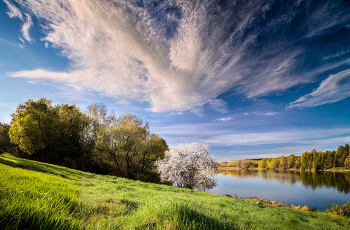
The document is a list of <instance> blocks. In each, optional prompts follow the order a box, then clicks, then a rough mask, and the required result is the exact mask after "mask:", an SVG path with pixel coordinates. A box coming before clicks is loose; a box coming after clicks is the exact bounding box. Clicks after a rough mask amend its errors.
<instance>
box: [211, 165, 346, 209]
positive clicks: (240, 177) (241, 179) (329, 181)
mask: <svg viewBox="0 0 350 230" xmlns="http://www.w3.org/2000/svg"><path fill="white" fill-rule="evenodd" d="M215 177H216V179H217V180H218V184H219V185H218V186H216V187H215V188H213V189H210V190H208V192H211V193H215V194H221V195H226V194H228V195H231V196H235V194H236V195H237V196H238V197H259V198H263V199H267V200H271V201H272V200H274V201H277V202H282V203H283V204H294V205H300V206H304V205H307V206H309V207H311V208H316V209H318V210H320V211H322V210H325V209H326V207H327V206H328V207H331V206H332V204H333V203H338V204H344V203H346V202H348V201H350V193H349V191H350V173H335V172H294V171H265V170H262V171H248V170H240V171H221V172H220V173H219V174H217V175H216V176H215Z"/></svg>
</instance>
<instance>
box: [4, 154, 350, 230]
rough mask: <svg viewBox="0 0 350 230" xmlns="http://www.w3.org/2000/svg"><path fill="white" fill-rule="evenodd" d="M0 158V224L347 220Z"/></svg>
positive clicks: (194, 225)
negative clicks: (9, 164) (7, 164)
mask: <svg viewBox="0 0 350 230" xmlns="http://www.w3.org/2000/svg"><path fill="white" fill-rule="evenodd" d="M0 160H1V161H2V162H4V163H5V162H7V163H9V162H11V164H12V165H14V166H16V167H17V168H13V167H11V166H6V165H3V164H0V173H1V175H2V176H1V177H0V223H1V227H2V229H348V228H349V227H350V219H348V218H346V217H343V216H336V215H330V214H326V213H314V212H309V211H302V210H296V209H291V208H286V207H277V206H273V205H270V204H256V201H253V200H248V199H240V198H232V197H226V196H220V195H214V194H210V193H202V192H198V191H193V190H189V189H183V188H177V187H173V186H166V185H159V184H152V183H144V182H139V181H132V180H128V179H124V178H118V177H114V176H101V175H96V174H91V173H85V172H81V171H77V170H73V169H68V168H64V167H60V166H56V165H50V164H44V163H39V162H34V161H29V160H24V159H19V158H14V157H11V156H9V155H5V156H4V155H2V156H0ZM18 167H26V168H30V167H31V168H32V169H33V170H37V171H40V172H35V171H31V170H24V169H20V168H18ZM43 172H44V173H43ZM281 220H283V221H281Z"/></svg>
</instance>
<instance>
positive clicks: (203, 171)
mask: <svg viewBox="0 0 350 230" xmlns="http://www.w3.org/2000/svg"><path fill="white" fill-rule="evenodd" d="M156 164H157V167H158V172H159V173H160V177H161V180H162V181H168V182H171V183H176V185H177V186H179V187H186V188H191V189H193V188H195V187H197V188H199V189H202V190H203V191H205V189H206V188H212V187H213V186H216V184H217V183H216V181H215V179H214V170H215V168H216V163H215V161H214V159H213V158H211V157H210V153H209V150H208V148H207V147H206V146H205V145H202V144H197V143H192V144H183V145H180V146H179V147H178V148H172V147H170V149H169V150H168V151H166V152H165V157H164V158H163V159H160V160H158V161H157V163H156Z"/></svg>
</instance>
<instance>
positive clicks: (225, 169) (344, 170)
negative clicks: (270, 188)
mask: <svg viewBox="0 0 350 230" xmlns="http://www.w3.org/2000/svg"><path fill="white" fill-rule="evenodd" d="M240 170H249V171H259V170H265V171H267V170H271V171H308V172H310V171H311V172H312V171H322V172H349V173H350V169H322V170H302V169H266V168H239V167H219V168H218V171H240Z"/></svg>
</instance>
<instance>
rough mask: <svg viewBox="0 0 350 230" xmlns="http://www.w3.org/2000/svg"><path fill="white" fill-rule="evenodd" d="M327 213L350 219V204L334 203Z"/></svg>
mask: <svg viewBox="0 0 350 230" xmlns="http://www.w3.org/2000/svg"><path fill="white" fill-rule="evenodd" d="M326 212H327V213H331V214H335V215H340V216H347V217H350V202H348V203H345V204H343V205H339V204H335V203H333V205H332V208H331V209H328V207H327V210H326Z"/></svg>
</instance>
